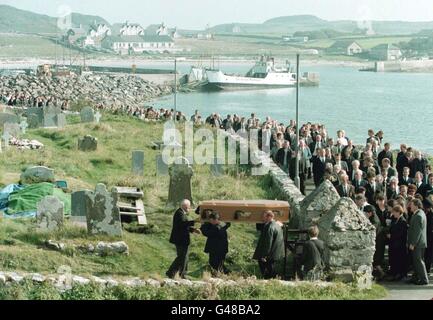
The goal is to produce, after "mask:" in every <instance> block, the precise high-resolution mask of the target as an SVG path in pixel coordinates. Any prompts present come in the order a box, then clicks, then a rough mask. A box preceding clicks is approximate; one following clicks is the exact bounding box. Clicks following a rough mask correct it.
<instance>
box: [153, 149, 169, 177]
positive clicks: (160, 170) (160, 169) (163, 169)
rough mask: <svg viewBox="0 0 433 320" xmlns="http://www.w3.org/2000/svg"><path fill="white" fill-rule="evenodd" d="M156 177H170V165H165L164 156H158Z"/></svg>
mask: <svg viewBox="0 0 433 320" xmlns="http://www.w3.org/2000/svg"><path fill="white" fill-rule="evenodd" d="M156 175H157V176H167V175H168V165H167V163H165V161H164V159H163V157H162V154H158V155H157V156H156Z"/></svg>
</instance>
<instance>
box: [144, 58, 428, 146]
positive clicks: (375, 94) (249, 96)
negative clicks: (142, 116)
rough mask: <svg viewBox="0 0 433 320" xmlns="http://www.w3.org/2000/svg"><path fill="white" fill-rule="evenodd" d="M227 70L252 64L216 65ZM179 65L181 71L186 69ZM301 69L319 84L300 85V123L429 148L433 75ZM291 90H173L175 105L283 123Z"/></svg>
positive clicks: (169, 101) (359, 138)
mask: <svg viewBox="0 0 433 320" xmlns="http://www.w3.org/2000/svg"><path fill="white" fill-rule="evenodd" d="M220 67H221V69H222V70H224V71H225V72H228V73H240V74H243V73H246V72H247V71H248V69H249V68H250V67H251V65H248V64H233V63H232V64H227V65H223V64H221V65H220ZM188 68H189V66H187V65H186V64H181V66H180V70H181V71H183V72H188ZM303 69H304V70H302V71H311V72H319V73H320V79H321V83H320V87H317V88H301V93H300V119H301V122H308V121H312V122H320V123H323V124H325V125H326V127H327V128H328V132H329V133H330V134H332V135H333V136H335V135H336V131H337V130H339V129H345V130H346V132H347V135H348V136H349V137H350V138H351V139H353V140H354V141H355V143H362V144H364V143H365V139H366V138H367V131H368V129H370V128H371V129H374V130H375V131H378V130H380V129H381V130H383V131H384V132H385V140H386V141H388V142H390V143H392V147H393V149H398V148H399V144H400V143H407V144H408V145H410V146H413V147H414V148H418V149H420V150H422V151H424V152H428V153H430V154H432V153H433V74H408V73H373V72H359V71H358V69H356V68H353V67H341V66H309V67H305V68H303ZM295 99H296V95H295V90H294V89H270V90H254V91H237V92H230V91H224V92H210V93H204V92H194V93H180V94H178V99H177V101H178V110H182V111H183V112H185V113H187V114H188V115H189V114H192V113H193V112H194V110H195V109H198V110H200V112H201V114H202V115H205V116H208V115H209V114H210V113H212V112H218V113H220V114H221V115H222V116H224V117H225V115H226V114H233V113H236V114H239V115H245V116H249V114H250V113H252V112H255V113H256V114H257V115H258V116H259V117H261V118H262V119H263V118H264V117H265V116H268V115H269V116H271V117H273V118H275V119H278V120H279V121H282V122H288V120H290V119H294V118H295ZM173 101H174V99H173V96H166V97H163V98H160V99H158V100H155V101H153V102H152V104H153V105H154V106H156V107H166V108H172V107H173Z"/></svg>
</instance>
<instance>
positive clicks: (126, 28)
mask: <svg viewBox="0 0 433 320" xmlns="http://www.w3.org/2000/svg"><path fill="white" fill-rule="evenodd" d="M119 35H121V36H142V35H144V29H143V27H142V26H140V25H139V24H138V23H129V22H128V21H126V23H124V24H123V25H122V26H121V28H120V31H119Z"/></svg>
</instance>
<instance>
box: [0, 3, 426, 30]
mask: <svg viewBox="0 0 433 320" xmlns="http://www.w3.org/2000/svg"><path fill="white" fill-rule="evenodd" d="M0 4H8V5H11V6H14V7H17V8H20V9H25V10H30V11H33V12H37V13H43V14H48V15H50V16H58V14H57V12H58V10H59V8H62V7H63V6H68V7H70V8H71V10H72V11H73V12H79V13H84V14H92V15H99V16H101V17H103V18H105V19H107V20H108V22H110V23H115V22H124V21H126V20H128V21H130V22H137V23H140V24H142V25H143V26H147V25H149V24H155V23H161V22H165V23H166V24H167V25H168V26H170V27H174V26H177V27H179V28H181V29H204V28H205V26H206V25H207V24H209V25H210V26H214V25H217V24H222V23H231V22H237V23H262V22H264V21H266V20H267V19H270V18H274V17H278V16H286V15H298V14H312V15H316V16H318V17H320V18H322V19H326V20H346V19H348V20H356V21H365V20H404V21H433V0H297V1H294V0H152V1H150V0H0Z"/></svg>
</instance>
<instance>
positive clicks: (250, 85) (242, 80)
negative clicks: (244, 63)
mask: <svg viewBox="0 0 433 320" xmlns="http://www.w3.org/2000/svg"><path fill="white" fill-rule="evenodd" d="M205 72H206V80H207V84H206V88H207V89H214V90H242V89H268V88H290V87H295V86H296V82H297V74H296V73H295V72H293V71H292V68H291V66H290V64H289V63H288V62H287V63H286V65H285V66H283V67H277V66H276V64H275V59H274V58H272V57H265V56H262V57H261V58H260V60H259V61H257V63H256V64H255V65H254V67H253V68H251V70H250V71H248V73H247V74H246V75H245V76H240V75H229V74H225V73H224V72H223V71H221V70H219V69H206V70H205ZM307 78H308V79H307ZM300 81H301V82H303V84H304V85H306V84H307V82H308V83H310V85H318V75H317V74H305V75H304V77H303V78H301V79H300Z"/></svg>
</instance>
